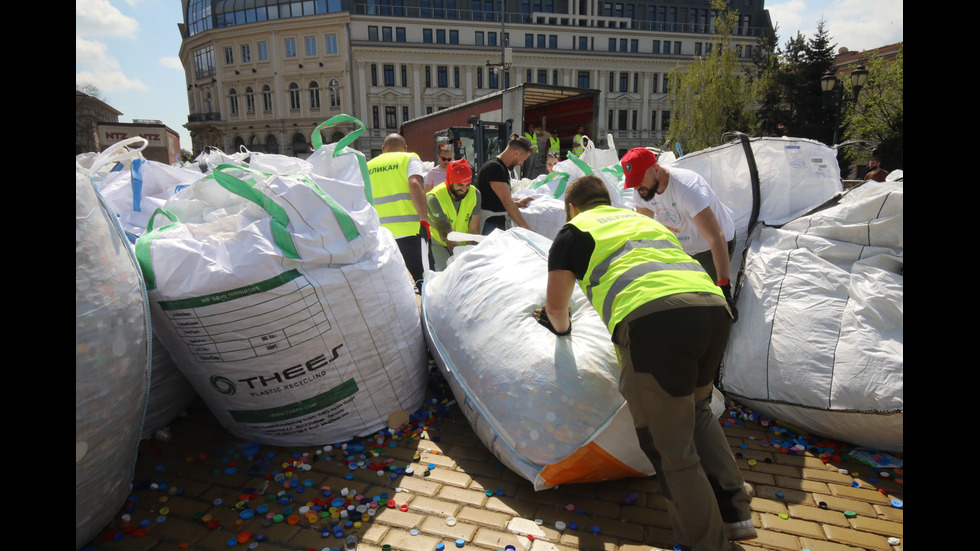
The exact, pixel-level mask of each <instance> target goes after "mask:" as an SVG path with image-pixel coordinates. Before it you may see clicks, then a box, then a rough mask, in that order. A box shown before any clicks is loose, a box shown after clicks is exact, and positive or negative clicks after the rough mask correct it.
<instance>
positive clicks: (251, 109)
mask: <svg viewBox="0 0 980 551" xmlns="http://www.w3.org/2000/svg"><path fill="white" fill-rule="evenodd" d="M245 112H246V113H249V114H252V113H255V92H254V91H253V90H252V87H251V86H248V87H246V88H245Z"/></svg>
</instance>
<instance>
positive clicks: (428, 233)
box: [419, 220, 432, 241]
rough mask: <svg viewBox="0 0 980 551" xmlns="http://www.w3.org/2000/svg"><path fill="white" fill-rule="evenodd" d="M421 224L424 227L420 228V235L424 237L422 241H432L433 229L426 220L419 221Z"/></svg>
mask: <svg viewBox="0 0 980 551" xmlns="http://www.w3.org/2000/svg"><path fill="white" fill-rule="evenodd" d="M419 224H421V225H422V227H421V228H419V235H421V236H422V239H425V240H426V241H428V240H430V239H432V229H431V228H429V223H428V222H426V221H425V220H419Z"/></svg>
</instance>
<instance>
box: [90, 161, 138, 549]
mask: <svg viewBox="0 0 980 551" xmlns="http://www.w3.org/2000/svg"><path fill="white" fill-rule="evenodd" d="M99 168H100V167H99V165H95V166H93V167H92V170H91V171H90V170H86V169H83V168H81V167H80V166H79V165H78V164H77V163H76V170H75V547H76V549H80V548H81V547H82V546H83V545H85V544H86V543H88V542H89V541H90V540H91V538H93V537H94V536H95V535H96V534H97V533H98V532H99V531H100V530H102V528H104V527H105V526H106V524H108V523H109V521H110V520H111V519H112V516H113V515H114V514H115V513H116V512H117V511H118V510H119V508H120V507H122V505H123V503H124V502H125V500H126V496H127V495H128V494H129V490H130V482H131V481H132V478H133V470H134V466H135V464H136V452H137V446H138V444H139V439H140V426H141V423H142V421H143V412H144V409H145V408H146V395H147V385H148V382H149V375H150V370H149V368H150V363H149V361H150V360H149V356H150V327H149V323H150V316H149V306H148V304H147V297H146V292H145V289H144V287H143V280H142V278H141V276H140V270H139V267H138V266H137V265H136V262H135V259H134V258H133V254H132V251H131V250H130V246H129V243H128V242H127V241H126V239H125V238H124V237H123V233H122V230H121V228H120V227H119V224H118V223H117V222H116V217H115V214H114V213H113V212H111V210H110V209H109V208H108V207H107V206H106V205H105V202H104V201H103V200H102V198H101V197H99V195H98V193H97V192H96V189H95V187H94V185H93V183H92V181H91V178H92V175H93V174H94V173H95V171H97V170H98V169H99Z"/></svg>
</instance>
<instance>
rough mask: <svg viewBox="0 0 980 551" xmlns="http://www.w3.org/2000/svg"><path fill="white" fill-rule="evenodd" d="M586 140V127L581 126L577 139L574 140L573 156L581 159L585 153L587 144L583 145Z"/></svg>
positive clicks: (577, 131)
mask: <svg viewBox="0 0 980 551" xmlns="http://www.w3.org/2000/svg"><path fill="white" fill-rule="evenodd" d="M584 138H585V127H584V126H580V127H578V130H576V131H575V137H574V138H572V154H573V155H575V156H576V157H581V156H582V153H585V144H584V143H582V142H583V139H584Z"/></svg>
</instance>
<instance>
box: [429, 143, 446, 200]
mask: <svg viewBox="0 0 980 551" xmlns="http://www.w3.org/2000/svg"><path fill="white" fill-rule="evenodd" d="M451 162H453V150H452V148H450V147H442V148H439V153H438V155H436V166H434V167H432V170H430V171H428V172H426V173H425V186H424V187H425V192H426V193H429V192H430V191H432V188H434V187H436V186H438V185H439V184H442V183H444V182H445V181H446V167H448V166H449V163H451Z"/></svg>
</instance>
